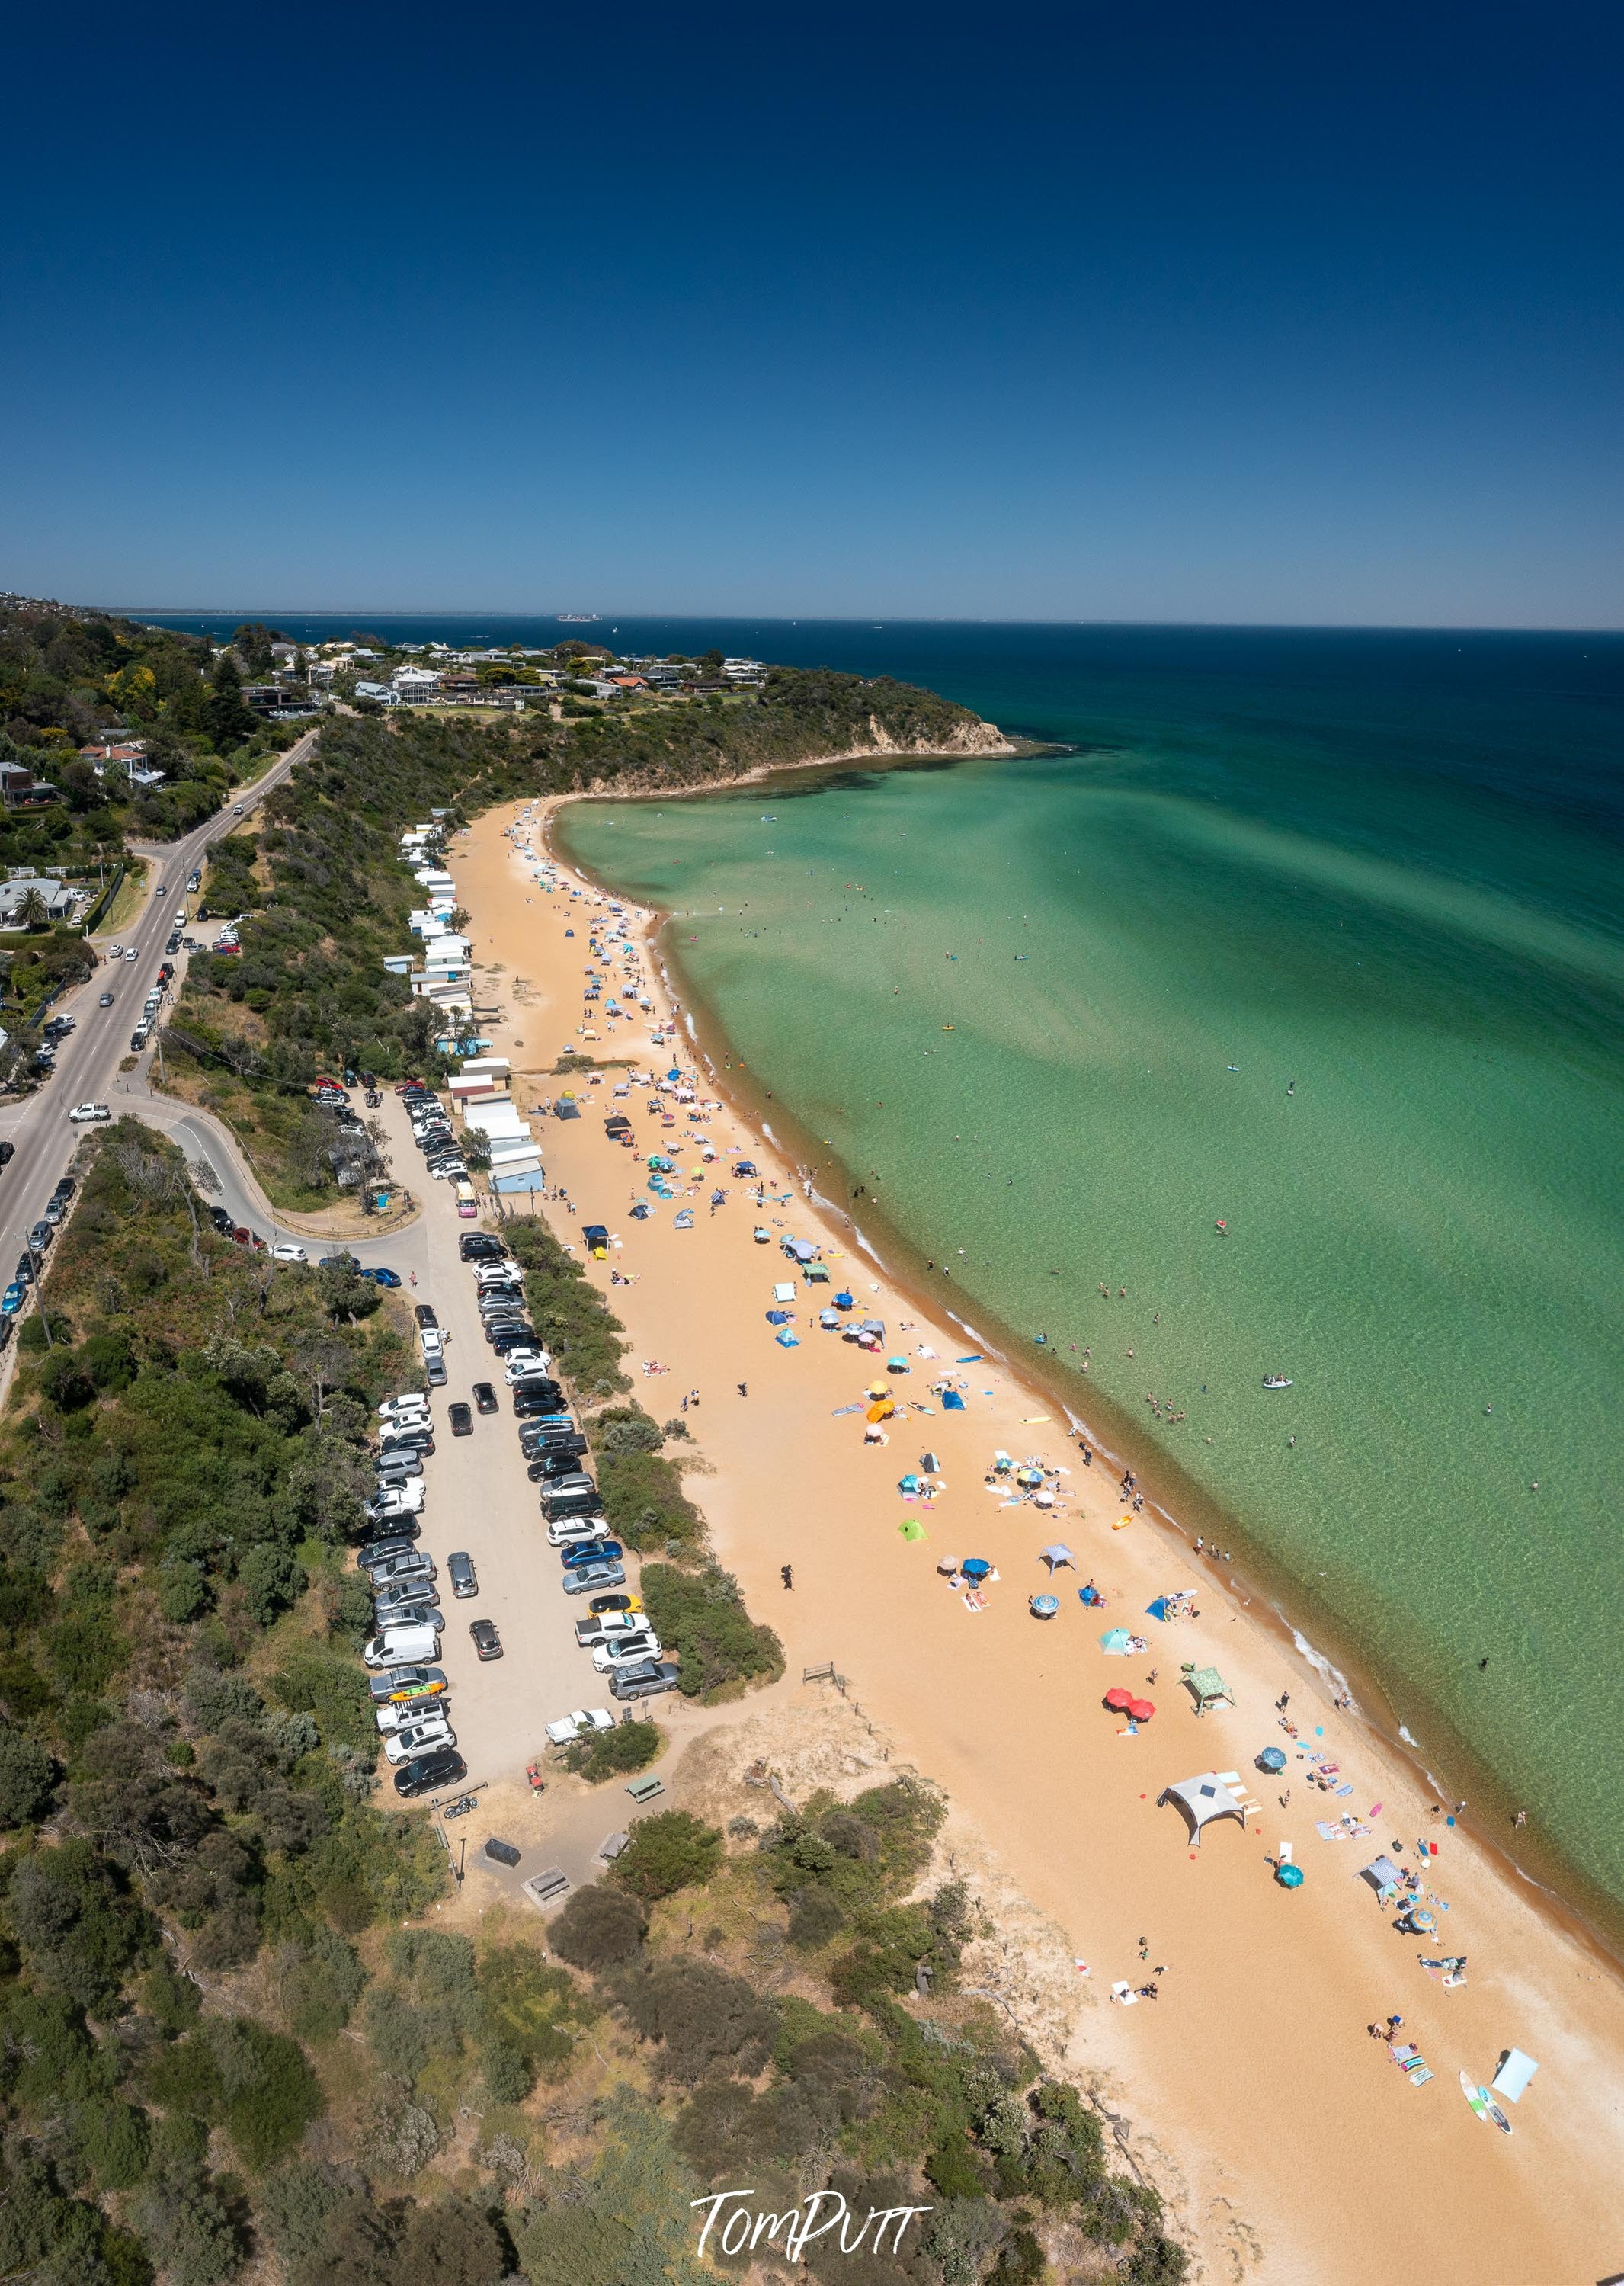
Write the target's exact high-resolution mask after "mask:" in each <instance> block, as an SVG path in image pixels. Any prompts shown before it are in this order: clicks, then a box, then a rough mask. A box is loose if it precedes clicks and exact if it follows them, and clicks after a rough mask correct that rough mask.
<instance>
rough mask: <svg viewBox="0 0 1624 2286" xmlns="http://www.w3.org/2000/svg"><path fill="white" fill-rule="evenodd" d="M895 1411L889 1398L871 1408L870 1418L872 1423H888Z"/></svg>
mask: <svg viewBox="0 0 1624 2286" xmlns="http://www.w3.org/2000/svg"><path fill="white" fill-rule="evenodd" d="M895 1410H896V1407H895V1405H893V1404H892V1402H891V1400H890V1399H889V1398H888V1397H887V1398H885V1399H882V1401H881V1402H880V1403H879V1404H878V1405H871V1406H870V1407H869V1414H868V1417H869V1419H870V1420H871V1421H888V1420H889V1419H890V1418H891V1415H893V1414H894V1413H895Z"/></svg>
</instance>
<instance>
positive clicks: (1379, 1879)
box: [1359, 1854, 1403, 1896]
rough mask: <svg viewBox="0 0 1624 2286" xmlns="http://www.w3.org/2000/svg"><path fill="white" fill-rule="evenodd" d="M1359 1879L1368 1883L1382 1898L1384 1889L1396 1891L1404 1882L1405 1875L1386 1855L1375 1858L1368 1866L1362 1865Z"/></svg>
mask: <svg viewBox="0 0 1624 2286" xmlns="http://www.w3.org/2000/svg"><path fill="white" fill-rule="evenodd" d="M1359 1878H1360V1880H1361V1881H1368V1882H1369V1884H1370V1886H1371V1888H1373V1889H1374V1890H1375V1891H1376V1895H1377V1896H1381V1894H1382V1892H1383V1890H1384V1889H1396V1888H1398V1887H1399V1883H1400V1882H1401V1880H1403V1875H1402V1874H1401V1873H1400V1872H1399V1868H1398V1867H1397V1866H1396V1865H1395V1864H1393V1861H1392V1859H1391V1857H1389V1856H1386V1855H1385V1854H1384V1855H1383V1856H1380V1857H1373V1858H1372V1859H1371V1860H1370V1863H1369V1864H1368V1865H1361V1866H1360V1869H1359Z"/></svg>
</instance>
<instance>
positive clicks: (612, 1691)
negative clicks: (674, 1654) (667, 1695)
mask: <svg viewBox="0 0 1624 2286" xmlns="http://www.w3.org/2000/svg"><path fill="white" fill-rule="evenodd" d="M677 1675H678V1670H677V1668H676V1667H674V1665H673V1664H672V1663H671V1661H670V1660H668V1659H644V1660H642V1661H640V1662H639V1663H638V1664H636V1665H635V1666H631V1667H617V1668H616V1669H615V1672H614V1673H613V1674H612V1675H611V1676H610V1678H609V1695H610V1697H611V1699H623V1700H624V1699H658V1697H659V1696H660V1694H661V1693H662V1692H663V1691H674V1690H675V1689H676V1687H677Z"/></svg>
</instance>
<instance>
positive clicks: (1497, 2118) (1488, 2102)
mask: <svg viewBox="0 0 1624 2286" xmlns="http://www.w3.org/2000/svg"><path fill="white" fill-rule="evenodd" d="M1483 2108H1484V2109H1485V2110H1486V2112H1487V2114H1488V2116H1489V2117H1490V2118H1491V2119H1492V2120H1493V2121H1494V2124H1495V2126H1496V2127H1498V2128H1499V2130H1500V2132H1501V2133H1502V2135H1509V2134H1510V2132H1511V2123H1510V2120H1509V2119H1508V2118H1507V2117H1506V2116H1505V2113H1504V2112H1503V2111H1502V2109H1500V2106H1499V2105H1498V2104H1497V2103H1496V2102H1495V2101H1494V2097H1493V2096H1492V2095H1491V2094H1490V2093H1489V2092H1488V2090H1487V2088H1485V2089H1484V2090H1483Z"/></svg>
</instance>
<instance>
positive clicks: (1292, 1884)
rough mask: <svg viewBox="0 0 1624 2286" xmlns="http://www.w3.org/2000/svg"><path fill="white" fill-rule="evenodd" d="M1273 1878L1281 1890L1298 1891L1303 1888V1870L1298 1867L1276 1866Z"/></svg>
mask: <svg viewBox="0 0 1624 2286" xmlns="http://www.w3.org/2000/svg"><path fill="white" fill-rule="evenodd" d="M1274 1878H1275V1880H1277V1881H1278V1882H1279V1883H1280V1886H1281V1888H1282V1889H1300V1888H1302V1886H1303V1869H1302V1867H1301V1866H1300V1865H1277V1866H1276V1867H1275V1869H1274Z"/></svg>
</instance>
